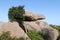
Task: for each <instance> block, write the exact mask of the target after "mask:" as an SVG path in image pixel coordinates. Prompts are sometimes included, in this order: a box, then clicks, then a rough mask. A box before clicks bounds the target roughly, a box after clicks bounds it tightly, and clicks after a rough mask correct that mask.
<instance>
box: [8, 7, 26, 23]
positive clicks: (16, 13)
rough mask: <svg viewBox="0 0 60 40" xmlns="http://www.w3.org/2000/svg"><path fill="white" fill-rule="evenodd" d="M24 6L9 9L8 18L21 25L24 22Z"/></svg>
mask: <svg viewBox="0 0 60 40" xmlns="http://www.w3.org/2000/svg"><path fill="white" fill-rule="evenodd" d="M24 13H25V10H24V6H18V7H12V8H10V9H9V12H8V18H9V20H10V21H11V22H12V21H17V22H18V23H22V22H23V20H24Z"/></svg>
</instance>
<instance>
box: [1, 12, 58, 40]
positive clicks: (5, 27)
mask: <svg viewBox="0 0 60 40" xmlns="http://www.w3.org/2000/svg"><path fill="white" fill-rule="evenodd" d="M24 16H25V20H24V21H23V24H22V25H23V26H24V28H25V30H26V32H27V31H28V30H34V31H37V32H40V33H41V34H42V35H46V34H48V36H50V37H49V39H48V40H57V37H58V31H57V30H56V29H54V28H52V27H50V26H49V25H48V24H47V23H46V22H44V21H38V20H44V19H45V16H44V15H42V14H35V13H33V12H30V11H25V14H24ZM7 31H9V32H10V36H12V37H17V38H19V37H23V38H24V39H25V40H31V39H30V38H29V37H28V35H27V34H26V33H25V32H24V30H23V29H22V28H21V26H19V24H18V23H17V22H0V35H1V34H2V33H3V32H7Z"/></svg>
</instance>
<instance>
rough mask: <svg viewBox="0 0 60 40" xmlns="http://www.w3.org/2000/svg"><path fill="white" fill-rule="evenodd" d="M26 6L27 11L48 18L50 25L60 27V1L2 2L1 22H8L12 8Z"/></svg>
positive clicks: (9, 0) (3, 0) (2, 0)
mask: <svg viewBox="0 0 60 40" xmlns="http://www.w3.org/2000/svg"><path fill="white" fill-rule="evenodd" d="M19 5H24V6H25V10H29V11H33V12H35V13H37V14H43V15H45V16H46V19H45V21H46V22H48V23H49V24H57V25H60V0H0V21H4V22H7V21H8V10H9V8H10V7H12V6H19Z"/></svg>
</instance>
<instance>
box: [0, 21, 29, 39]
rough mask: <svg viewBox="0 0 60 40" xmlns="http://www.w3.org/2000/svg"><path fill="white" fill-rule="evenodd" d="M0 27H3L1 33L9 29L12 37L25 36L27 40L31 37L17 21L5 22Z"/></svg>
mask: <svg viewBox="0 0 60 40" xmlns="http://www.w3.org/2000/svg"><path fill="white" fill-rule="evenodd" d="M0 24H1V23H0ZM0 27H1V28H0V35H1V34H2V33H3V32H7V31H9V32H10V36H11V37H16V38H20V37H21V38H24V39H25V40H30V38H29V37H28V36H27V34H26V33H25V32H24V31H23V29H22V28H21V27H19V24H18V23H17V22H6V23H3V25H2V26H0Z"/></svg>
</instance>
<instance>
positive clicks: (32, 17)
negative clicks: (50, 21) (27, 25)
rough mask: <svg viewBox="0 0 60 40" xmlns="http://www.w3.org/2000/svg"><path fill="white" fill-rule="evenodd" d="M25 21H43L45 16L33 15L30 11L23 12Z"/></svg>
mask: <svg viewBox="0 0 60 40" xmlns="http://www.w3.org/2000/svg"><path fill="white" fill-rule="evenodd" d="M24 16H25V21H27V20H28V21H36V20H43V19H45V16H44V15H42V14H38V15H37V14H35V13H33V12H30V11H25V14H24Z"/></svg>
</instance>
